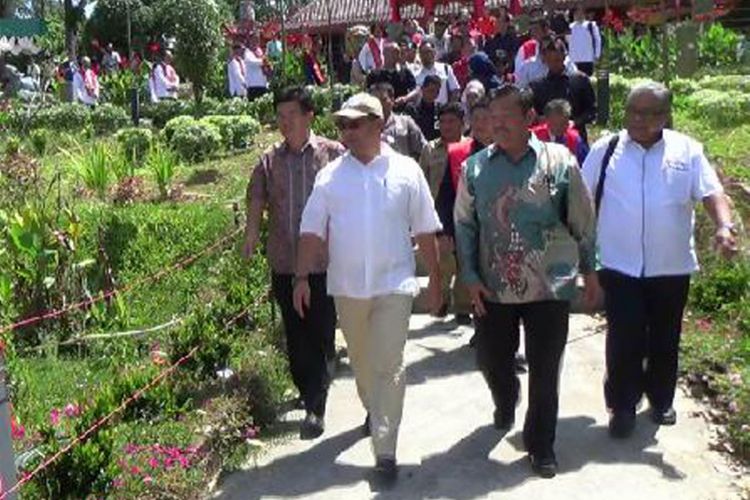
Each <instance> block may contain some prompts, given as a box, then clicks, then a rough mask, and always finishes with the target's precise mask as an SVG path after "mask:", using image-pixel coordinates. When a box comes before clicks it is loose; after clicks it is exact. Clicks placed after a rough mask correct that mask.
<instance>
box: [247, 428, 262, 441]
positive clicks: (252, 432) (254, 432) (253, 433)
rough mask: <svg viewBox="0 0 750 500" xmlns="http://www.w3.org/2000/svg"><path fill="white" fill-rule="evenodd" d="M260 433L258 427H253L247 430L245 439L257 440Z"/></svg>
mask: <svg viewBox="0 0 750 500" xmlns="http://www.w3.org/2000/svg"><path fill="white" fill-rule="evenodd" d="M258 431H260V429H259V428H258V426H254V425H251V426H250V427H248V428H247V429H245V439H255V438H256V437H258Z"/></svg>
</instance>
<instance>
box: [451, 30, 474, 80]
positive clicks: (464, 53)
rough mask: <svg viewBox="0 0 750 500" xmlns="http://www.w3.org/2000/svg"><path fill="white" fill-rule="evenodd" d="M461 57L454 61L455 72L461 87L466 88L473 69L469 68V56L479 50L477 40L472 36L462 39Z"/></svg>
mask: <svg viewBox="0 0 750 500" xmlns="http://www.w3.org/2000/svg"><path fill="white" fill-rule="evenodd" d="M461 43H462V46H461V58H460V59H459V60H458V61H456V62H454V63H453V74H454V75H456V80H458V84H459V85H460V86H461V88H462V89H463V88H465V87H466V84H467V83H469V78H470V76H471V71H470V70H469V58H470V57H471V56H472V55H474V53H475V52H476V51H477V46H476V42H474V40H473V39H472V38H471V37H465V38H463V39H462V42H461Z"/></svg>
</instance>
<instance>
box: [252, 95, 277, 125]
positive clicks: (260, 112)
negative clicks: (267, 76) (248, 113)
mask: <svg viewBox="0 0 750 500" xmlns="http://www.w3.org/2000/svg"><path fill="white" fill-rule="evenodd" d="M250 104H251V109H252V115H253V116H254V117H255V119H256V120H258V121H259V122H260V123H264V124H270V123H273V122H274V121H275V120H276V111H275V110H274V109H273V95H272V94H271V93H270V92H269V93H267V94H264V95H262V96H260V97H258V98H257V99H255V100H254V101H253V102H252V103H250Z"/></svg>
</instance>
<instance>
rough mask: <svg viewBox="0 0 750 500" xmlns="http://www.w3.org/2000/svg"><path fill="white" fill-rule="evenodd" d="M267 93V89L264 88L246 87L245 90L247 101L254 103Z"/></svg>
mask: <svg viewBox="0 0 750 500" xmlns="http://www.w3.org/2000/svg"><path fill="white" fill-rule="evenodd" d="M267 93H268V89H267V88H266V87H248V88H247V99H248V100H249V101H254V100H256V99H257V98H258V97H261V96H262V95H264V94H267Z"/></svg>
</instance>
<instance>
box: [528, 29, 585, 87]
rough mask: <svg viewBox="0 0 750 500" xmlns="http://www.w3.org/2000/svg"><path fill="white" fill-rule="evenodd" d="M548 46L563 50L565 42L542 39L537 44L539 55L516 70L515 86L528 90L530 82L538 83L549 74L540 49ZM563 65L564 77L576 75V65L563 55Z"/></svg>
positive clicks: (555, 39) (549, 38)
mask: <svg viewBox="0 0 750 500" xmlns="http://www.w3.org/2000/svg"><path fill="white" fill-rule="evenodd" d="M550 44H554V45H557V46H559V45H562V47H563V50H564V46H565V42H564V41H563V40H562V39H561V38H551V37H548V38H545V39H543V40H542V41H541V42H539V47H540V49H539V53H538V54H537V55H535V56H534V57H532V58H531V59H529V60H527V61H526V62H524V63H523V64H522V65H521V67H520V68H516V73H515V74H516V85H518V86H519V87H521V88H529V87H530V86H531V83H532V82H536V81H539V80H541V79H543V78H545V77H546V76H547V75H548V74H549V68H548V67H547V64H546V63H545V62H544V54H543V51H542V49H541V47H544V46H549V45H550ZM563 64H564V65H565V69H564V74H565V75H567V76H572V75H575V74H576V73H578V68H576V65H575V64H573V61H571V60H570V57H569V56H568V55H567V54H566V55H565V59H564V60H563Z"/></svg>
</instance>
